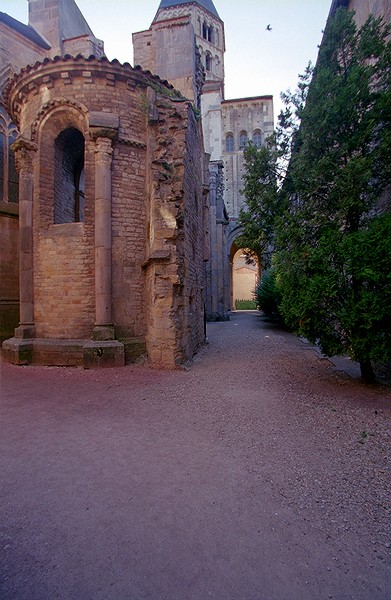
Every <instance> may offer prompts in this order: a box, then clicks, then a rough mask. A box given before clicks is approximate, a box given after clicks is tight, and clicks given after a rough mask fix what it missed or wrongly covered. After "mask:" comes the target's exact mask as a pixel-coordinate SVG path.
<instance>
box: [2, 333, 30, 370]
mask: <svg viewBox="0 0 391 600" xmlns="http://www.w3.org/2000/svg"><path fill="white" fill-rule="evenodd" d="M33 342H34V340H32V339H22V338H19V337H13V338H11V339H9V340H5V342H3V345H2V353H3V356H4V359H5V360H6V361H7V362H9V363H11V364H12V365H30V364H31V363H32V362H33Z"/></svg>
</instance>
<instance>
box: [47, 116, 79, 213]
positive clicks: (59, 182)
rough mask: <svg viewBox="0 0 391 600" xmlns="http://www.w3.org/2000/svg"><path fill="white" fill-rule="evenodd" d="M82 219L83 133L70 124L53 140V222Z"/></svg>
mask: <svg viewBox="0 0 391 600" xmlns="http://www.w3.org/2000/svg"><path fill="white" fill-rule="evenodd" d="M83 220H84V137H83V135H82V134H81V133H80V131H79V130H78V129H75V128H74V127H69V128H68V129H65V130H64V131H62V132H61V133H60V135H59V136H58V137H57V139H56V141H55V165H54V222H55V223H56V224H60V223H75V222H78V221H83Z"/></svg>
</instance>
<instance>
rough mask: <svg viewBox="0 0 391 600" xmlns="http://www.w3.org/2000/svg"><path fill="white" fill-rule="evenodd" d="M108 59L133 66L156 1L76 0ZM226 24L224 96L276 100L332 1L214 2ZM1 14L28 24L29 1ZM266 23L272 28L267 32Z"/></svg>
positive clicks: (310, 54) (306, 56)
mask: <svg viewBox="0 0 391 600" xmlns="http://www.w3.org/2000/svg"><path fill="white" fill-rule="evenodd" d="M76 1H77V4H78V6H79V8H80V10H81V11H82V13H83V15H84V17H85V18H86V20H87V22H88V24H89V25H90V27H91V29H92V31H93V32H94V34H95V35H96V37H98V38H100V39H102V40H103V41H104V42H105V51H106V54H107V56H108V58H109V59H113V58H117V59H118V60H119V61H121V62H125V61H127V62H130V63H131V64H133V50H132V33H133V32H136V31H141V30H144V29H148V28H149V26H150V24H151V22H152V20H153V18H154V16H155V14H156V11H157V8H158V6H159V3H160V0H76ZM214 4H215V7H216V10H217V12H218V13H219V15H220V18H221V19H222V20H223V21H224V24H225V38H226V48H227V51H226V53H225V82H226V86H225V97H226V98H227V99H229V98H243V97H247V96H261V95H265V94H272V95H273V96H274V110H275V117H276V116H277V114H278V113H279V111H280V109H281V102H280V99H279V95H280V92H281V91H285V90H287V89H288V88H291V89H294V88H295V86H296V83H297V79H298V74H299V73H302V72H303V71H304V69H305V67H306V65H307V64H308V61H309V60H311V61H312V62H315V60H316V57H317V53H318V48H317V46H318V44H319V43H320V41H321V39H322V29H324V27H325V24H326V20H327V16H328V13H329V9H330V6H331V0H214ZM0 10H1V11H3V12H6V13H8V14H9V15H11V16H12V17H14V18H15V19H18V20H19V21H22V22H24V23H27V21H28V17H27V15H28V2H27V0H0ZM268 24H270V25H271V28H272V30H271V31H266V27H267V25H268Z"/></svg>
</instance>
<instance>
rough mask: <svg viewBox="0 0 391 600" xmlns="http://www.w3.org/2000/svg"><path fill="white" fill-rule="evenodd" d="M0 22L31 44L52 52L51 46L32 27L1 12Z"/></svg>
mask: <svg viewBox="0 0 391 600" xmlns="http://www.w3.org/2000/svg"><path fill="white" fill-rule="evenodd" d="M0 22H1V23H4V24H5V25H7V26H8V27H10V28H11V29H13V30H14V31H17V32H18V33H20V34H21V35H23V36H24V37H25V38H27V39H28V40H30V41H31V42H34V44H37V46H40V47H41V48H44V49H45V50H50V46H49V44H48V43H47V42H46V41H45V40H44V39H43V38H42V37H41V36H40V35H39V33H37V32H36V31H35V29H34V28H33V27H31V25H25V24H24V23H21V22H20V21H17V20H16V19H14V18H13V17H10V16H9V15H7V13H4V12H1V11H0Z"/></svg>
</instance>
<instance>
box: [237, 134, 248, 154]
mask: <svg viewBox="0 0 391 600" xmlns="http://www.w3.org/2000/svg"><path fill="white" fill-rule="evenodd" d="M247 142H248V135H247V131H241V132H240V134H239V148H240V150H243V148H244V147H245V146H246V145H247Z"/></svg>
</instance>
